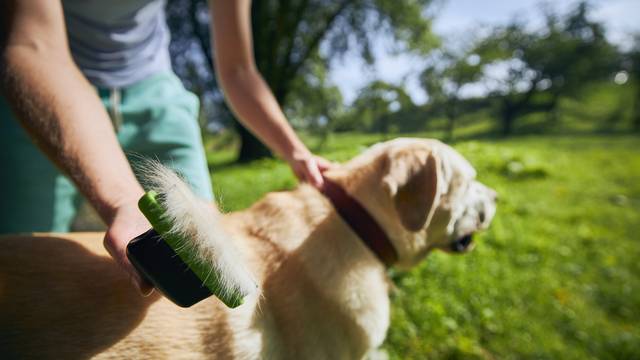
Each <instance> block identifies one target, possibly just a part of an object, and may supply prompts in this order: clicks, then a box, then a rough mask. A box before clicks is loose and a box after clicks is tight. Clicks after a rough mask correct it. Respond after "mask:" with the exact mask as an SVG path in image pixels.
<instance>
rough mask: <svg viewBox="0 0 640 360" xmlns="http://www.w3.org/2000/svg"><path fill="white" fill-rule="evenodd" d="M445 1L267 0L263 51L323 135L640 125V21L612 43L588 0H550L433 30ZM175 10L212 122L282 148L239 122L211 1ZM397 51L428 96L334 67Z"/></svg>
mask: <svg viewBox="0 0 640 360" xmlns="http://www.w3.org/2000/svg"><path fill="white" fill-rule="evenodd" d="M438 4H442V2H438V1H435V0H421V1H411V0H402V1H390V0H342V1H338V0H325V1H320V0H290V1H285V0H269V1H254V3H253V7H252V19H253V30H254V39H255V41H254V46H255V49H254V50H255V56H256V62H257V64H258V67H259V69H260V71H261V73H262V74H263V75H264V77H265V79H266V81H267V82H268V83H269V86H270V87H271V88H272V89H273V91H274V94H275V96H276V98H277V100H278V102H279V103H280V104H281V106H282V107H283V109H284V111H285V114H286V115H287V117H288V119H289V120H290V122H291V123H292V125H293V126H294V127H295V128H296V129H298V130H301V131H303V132H306V133H308V134H311V135H313V136H317V137H319V140H320V141H319V143H318V144H319V145H322V144H324V143H325V142H326V141H327V139H328V138H329V136H330V134H331V133H333V132H345V131H356V132H375V133H380V134H381V135H382V137H383V138H387V137H389V136H390V134H394V133H402V132H404V133H406V132H415V131H433V135H431V136H436V137H442V138H443V139H445V140H448V141H451V140H453V139H454V135H456V134H460V136H464V137H469V136H479V135H482V134H481V133H478V131H480V130H478V129H482V131H484V134H485V135H488V134H495V135H502V136H509V135H513V134H520V133H527V132H532V131H536V132H548V131H561V129H563V128H566V129H569V128H573V129H578V128H580V129H587V128H590V129H592V130H593V131H621V130H622V129H631V128H634V129H636V131H640V100H639V99H640V85H639V84H640V69H639V67H640V65H638V64H639V57H640V55H638V54H639V52H640V50H639V49H640V45H639V44H640V40H639V39H640V35H637V36H636V38H635V42H630V44H629V46H620V44H618V45H616V44H614V43H612V42H611V41H610V39H608V38H607V33H606V27H605V25H604V22H603V21H602V19H597V18H595V17H594V16H592V13H593V7H592V6H591V5H590V3H589V2H586V1H580V2H574V3H573V4H572V5H571V6H568V7H564V8H563V10H559V7H557V6H554V5H553V4H550V3H547V5H543V6H541V9H542V10H541V12H540V14H541V15H540V16H538V17H537V18H538V19H539V21H537V22H533V23H532V22H530V21H528V20H530V18H531V17H532V15H531V14H528V15H527V16H521V17H518V18H515V20H512V21H510V22H508V23H506V25H501V24H497V25H495V24H494V25H491V26H481V27H479V28H478V29H477V31H473V32H468V33H465V34H454V35H450V36H447V37H442V38H440V37H439V36H436V35H435V34H434V32H433V31H432V22H433V21H434V16H436V15H434V14H435V12H434V11H433V9H434V8H435V7H437V6H438ZM167 10H168V18H169V25H170V28H171V31H172V36H173V39H172V43H171V51H172V56H173V64H174V68H175V70H176V72H177V73H178V75H179V76H180V77H181V78H182V80H183V81H184V82H185V84H186V86H187V87H188V88H190V89H191V90H193V91H194V92H196V93H197V94H198V95H199V96H200V98H201V101H202V105H203V106H202V114H201V121H202V125H203V127H204V128H205V129H206V130H207V132H209V133H211V132H213V133H216V132H220V131H227V130H230V129H232V130H233V132H235V133H236V135H234V136H233V137H232V138H233V139H235V140H234V142H235V143H239V147H238V156H237V159H238V160H239V161H250V160H253V159H256V158H260V157H264V156H270V155H271V154H270V153H269V151H268V150H267V149H266V148H265V147H264V146H263V145H262V144H261V143H260V142H259V141H258V140H257V139H256V138H255V137H253V135H252V134H251V133H249V132H248V131H246V130H245V129H244V128H243V127H242V126H239V125H238V123H237V122H236V121H235V119H234V117H233V114H232V113H231V111H229V109H228V108H227V107H226V105H225V103H224V100H223V96H222V93H221V92H220V89H219V88H218V86H217V84H216V79H215V76H214V74H213V72H212V70H211V64H212V54H211V45H210V39H209V26H208V24H209V16H208V7H207V3H206V1H204V0H173V1H169V3H168V5H167ZM381 42H385V46H386V47H385V46H382V45H381V44H380V43H381ZM381 48H383V50H382V52H381V50H380V49H381ZM394 54H403V55H406V54H412V55H411V56H413V57H412V59H413V60H412V61H414V63H415V64H413V65H414V66H413V65H412V66H413V67H412V69H411V70H410V72H411V73H409V75H410V76H414V77H415V79H417V80H416V82H417V83H418V85H417V87H418V88H421V89H422V90H423V91H424V92H425V94H426V99H425V100H424V101H422V102H421V103H420V102H416V101H414V99H413V92H415V87H414V89H411V91H410V89H408V88H407V83H406V81H405V80H402V81H400V82H390V81H386V80H383V79H381V78H379V77H376V76H369V77H368V78H367V79H366V80H367V81H364V82H363V84H362V85H361V86H360V87H359V90H357V91H356V92H355V93H354V94H351V95H350V96H349V98H347V97H345V96H344V95H343V94H342V93H341V90H340V89H341V88H342V87H343V85H344V84H343V83H342V84H341V83H340V82H344V81H347V80H343V79H339V78H335V77H333V78H332V77H331V76H330V75H331V74H332V73H334V72H335V71H336V70H339V66H341V62H340V59H343V58H345V57H347V56H348V57H349V58H350V59H353V58H354V57H355V58H359V59H361V60H362V64H363V67H365V68H366V67H371V68H373V67H375V64H376V61H378V60H379V59H380V58H381V57H384V56H393V55H394ZM409 75H407V76H409ZM363 76H364V75H363ZM339 85H340V86H339ZM585 105H589V106H585ZM531 119H535V121H533V120H531ZM627 124H629V125H627ZM470 128H473V129H476V130H473V131H470V130H469V129H470ZM474 134H475V135H474Z"/></svg>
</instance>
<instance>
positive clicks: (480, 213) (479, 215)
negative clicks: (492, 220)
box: [478, 210, 486, 224]
mask: <svg viewBox="0 0 640 360" xmlns="http://www.w3.org/2000/svg"><path fill="white" fill-rule="evenodd" d="M478 217H479V218H480V223H481V224H482V223H484V220H485V219H486V215H485V213H484V210H482V211H480V212H479V213H478Z"/></svg>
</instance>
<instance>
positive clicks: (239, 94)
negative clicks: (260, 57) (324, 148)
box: [211, 0, 329, 187]
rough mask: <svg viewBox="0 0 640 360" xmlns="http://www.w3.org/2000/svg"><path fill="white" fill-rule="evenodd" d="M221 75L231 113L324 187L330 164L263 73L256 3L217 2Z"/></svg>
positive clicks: (214, 31) (307, 178) (218, 69)
mask: <svg viewBox="0 0 640 360" xmlns="http://www.w3.org/2000/svg"><path fill="white" fill-rule="evenodd" d="M211 3H212V5H211V16H212V29H211V32H212V34H213V47H214V48H215V67H216V69H215V70H216V75H217V76H218V79H219V80H220V84H221V85H222V89H223V90H224V93H225V96H226V98H227V100H228V101H229V103H230V105H231V108H232V109H233V111H234V112H235V113H236V115H237V116H238V118H239V120H240V121H242V123H243V124H244V125H246V126H247V127H248V128H249V129H250V130H251V131H252V132H253V133H255V134H256V135H257V136H258V137H259V138H260V140H262V141H263V142H264V143H265V144H267V146H269V148H271V149H272V150H273V151H275V152H276V153H277V154H278V155H280V156H282V157H283V158H284V159H285V160H286V161H287V162H288V163H289V164H290V165H291V167H292V169H293V171H294V172H295V173H296V175H297V176H298V178H300V179H301V180H305V181H308V182H310V183H311V184H313V185H315V186H317V187H319V186H320V185H322V176H321V174H320V171H321V170H323V169H324V168H326V167H328V166H329V164H328V162H326V160H323V159H321V158H318V157H315V156H313V155H312V154H311V153H310V152H309V150H308V149H307V148H306V146H305V145H304V144H303V143H302V142H301V141H300V139H299V138H298V136H297V135H296V134H295V132H294V131H293V129H292V128H291V126H290V125H289V123H288V122H287V119H286V117H285V115H284V114H283V112H282V110H281V109H280V106H279V105H278V102H277V101H276V99H275V97H274V96H273V93H272V92H271V90H270V89H269V86H268V85H267V84H266V82H265V81H264V79H263V78H262V76H261V75H260V73H259V72H258V70H257V68H256V65H255V60H254V55H253V39H252V35H251V1H250V0H236V1H225V0H213V1H212V2H211Z"/></svg>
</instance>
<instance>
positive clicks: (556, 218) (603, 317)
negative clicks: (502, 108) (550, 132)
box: [210, 120, 640, 359]
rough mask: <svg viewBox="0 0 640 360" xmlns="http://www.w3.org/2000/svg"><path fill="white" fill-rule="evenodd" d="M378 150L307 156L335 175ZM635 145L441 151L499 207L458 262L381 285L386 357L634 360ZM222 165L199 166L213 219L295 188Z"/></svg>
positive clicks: (639, 345) (443, 261)
mask: <svg viewBox="0 0 640 360" xmlns="http://www.w3.org/2000/svg"><path fill="white" fill-rule="evenodd" d="M487 121H488V120H487ZM474 123H475V122H474ZM461 131H462V132H465V131H467V130H466V129H461ZM406 135H407V136H425V135H426V134H406ZM380 140H381V137H380V136H376V135H363V134H336V135H334V136H332V137H331V138H330V139H329V141H328V143H327V144H326V146H325V150H324V151H323V152H322V153H321V154H322V155H324V156H326V157H328V158H329V159H332V160H338V161H344V160H347V159H349V158H350V157H352V156H354V155H356V154H357V153H359V152H360V151H361V150H362V149H364V148H365V147H366V146H369V145H371V144H373V143H375V142H378V141H380ZM639 140H640V139H638V137H634V136H580V137H569V136H553V137H549V136H547V137H545V136H540V137H538V136H535V137H533V136H532V137H520V138H516V139H510V140H500V141H495V140H482V141H480V140H474V141H464V142H459V143H457V144H455V147H456V148H457V149H458V150H459V151H461V152H462V153H463V154H464V155H465V156H466V157H467V158H468V159H469V160H470V161H471V163H472V164H473V165H474V166H475V167H476V169H477V170H478V174H479V178H480V180H481V181H483V182H484V183H486V184H488V185H489V186H492V187H494V188H495V189H496V190H497V191H498V193H499V194H500V201H499V205H498V213H497V216H496V218H495V220H494V223H493V224H492V226H491V228H490V229H489V230H488V231H487V232H486V233H484V234H480V235H479V236H478V237H477V238H476V243H477V247H476V249H475V250H474V251H472V252H471V253H469V254H467V255H462V256H455V255H447V254H443V253H434V254H432V255H430V256H429V257H428V258H427V259H426V260H425V261H424V262H423V263H422V264H421V265H420V266H418V267H417V268H415V269H413V270H412V271H410V272H406V273H403V272H395V271H394V272H393V273H392V277H393V279H394V282H395V284H396V285H397V290H396V291H394V293H393V295H392V304H393V309H392V325H391V329H390V331H389V333H388V336H387V341H386V343H385V345H384V350H385V351H386V352H387V353H388V354H389V357H390V358H391V359H441V358H461V359H496V358H498V359H503V358H504V359H534V358H535V359H593V358H598V359H634V358H639V357H640V326H639V325H640V278H639V277H638V274H639V273H640V263H639V262H638V261H637V260H638V258H640V246H638V240H640V239H638V233H640V222H638V214H639V213H640V149H639V148H638V146H637V144H638V143H639ZM230 157H231V151H228V152H225V151H219V152H217V153H215V154H213V153H212V154H210V164H211V165H212V169H213V183H214V187H215V190H216V193H217V194H218V196H219V197H220V198H221V201H222V204H223V206H224V208H225V209H227V210H236V209H241V208H245V207H247V206H249V205H250V204H252V203H253V202H254V201H256V200H257V199H259V198H260V197H261V196H262V195H263V194H264V193H265V192H268V191H272V190H279V189H287V188H291V187H293V186H294V184H295V181H294V178H293V176H292V175H291V172H290V170H289V169H288V168H287V167H286V165H285V164H283V163H281V162H279V161H277V160H263V161H259V162H253V163H250V164H248V165H244V166H240V165H229V163H228V160H229V159H230Z"/></svg>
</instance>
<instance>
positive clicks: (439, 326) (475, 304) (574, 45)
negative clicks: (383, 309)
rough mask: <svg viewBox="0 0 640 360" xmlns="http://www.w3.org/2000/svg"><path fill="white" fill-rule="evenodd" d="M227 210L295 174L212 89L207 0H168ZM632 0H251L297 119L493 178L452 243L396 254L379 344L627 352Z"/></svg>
mask: <svg viewBox="0 0 640 360" xmlns="http://www.w3.org/2000/svg"><path fill="white" fill-rule="evenodd" d="M167 11H168V22H169V25H170V28H171V32H172V43H171V52H172V60H173V66H174V69H175V71H176V72H177V73H178V75H179V76H180V77H181V79H182V80H183V83H184V84H185V86H186V87H187V88H189V89H190V90H192V91H193V92H195V93H196V94H197V95H198V96H199V97H200V100H201V104H202V108H201V113H200V123H201V125H202V129H203V136H204V138H205V146H206V148H207V156H208V161H209V166H210V169H211V173H212V181H213V185H214V189H215V191H216V194H217V197H218V199H219V201H220V204H221V206H222V207H223V208H224V210H227V211H232V210H237V209H242V208H245V207H247V206H249V205H250V204H251V203H253V202H254V201H256V200H257V199H259V198H260V197H261V196H262V195H263V194H264V193H266V192H268V191H274V190H282V189H289V188H292V187H294V186H295V184H296V181H295V180H294V177H293V175H292V174H291V172H290V170H289V169H288V168H287V166H286V165H285V164H284V163H283V162H282V161H280V160H278V159H274V158H273V157H272V156H270V153H269V152H268V150H267V149H266V148H264V147H263V146H262V145H261V144H260V143H259V142H258V141H257V140H256V139H255V138H254V137H253V136H252V135H251V134H250V133H249V132H247V131H246V130H245V129H244V128H242V127H241V126H239V125H238V123H237V122H236V121H235V119H234V116H233V114H232V113H231V112H230V111H229V109H228V108H227V107H226V106H225V104H224V102H223V98H222V94H221V92H220V89H219V88H218V86H217V84H216V79H215V75H214V74H213V73H212V71H211V62H212V55H211V46H210V39H209V32H208V22H209V17H208V10H207V3H206V1H205V0H173V1H169V2H168V4H167ZM638 14H640V2H638V1H635V0H611V1H591V2H578V1H554V2H546V3H545V2H534V1H518V2H508V1H471V0H467V1H463V0H449V1H438V0H352V1H349V0H333V1H331V0H327V1H320V0H278V1H276V0H268V1H266V0H265V1H254V2H253V5H252V21H253V34H254V51H255V56H256V61H257V64H258V67H259V69H260V71H261V73H262V74H263V75H264V77H265V79H266V81H267V82H268V83H269V85H270V87H271V88H272V89H273V91H274V94H275V96H276V98H277V100H278V101H279V103H280V104H281V106H282V107H283V109H284V111H285V113H286V115H287V117H288V119H289V120H290V122H291V123H292V125H293V126H294V127H295V128H296V129H297V130H298V132H299V133H300V134H301V135H302V137H303V139H304V140H305V142H306V143H307V145H308V146H309V147H310V148H311V149H312V150H313V151H314V152H316V153H318V154H320V155H322V156H324V157H326V158H328V159H330V160H334V161H345V160H348V159H349V158H351V157H352V156H354V155H356V154H358V153H359V152H360V151H362V149H364V148H366V147H367V146H369V145H371V144H374V143H376V142H380V141H384V140H387V139H391V138H395V137H399V136H412V137H430V138H438V139H441V140H443V141H445V142H447V143H449V144H451V145H453V146H454V147H455V148H456V149H457V150H459V151H460V152H461V153H462V154H463V155H465V156H466V157H467V158H468V159H469V160H470V161H471V163H472V164H473V165H474V166H475V167H476V169H477V170H478V174H479V178H480V180H481V181H482V182H484V183H486V184H488V185H489V186H491V187H493V188H495V189H496V190H497V191H498V192H499V193H500V203H499V206H498V213H497V216H496V219H495V220H494V223H493V225H492V226H491V228H490V230H489V231H487V232H485V233H484V234H482V235H480V236H479V238H478V239H477V240H478V241H477V243H478V246H477V247H476V249H475V250H474V251H473V252H471V253H470V254H468V255H465V256H450V255H446V254H442V253H436V254H433V255H431V256H429V257H428V258H427V259H426V260H425V261H424V262H423V264H422V265H421V266H419V267H418V268H416V269H414V270H412V271H410V272H396V271H393V270H392V271H391V273H390V275H391V277H392V279H393V280H394V283H395V285H396V289H394V291H393V293H392V295H391V296H392V303H393V309H392V324H391V328H390V330H389V333H388V336H387V340H386V342H385V344H384V346H383V349H382V354H383V355H385V356H388V357H389V358H391V359H425V358H428V359H441V358H447V359H458V358H462V359H467V358H469V359H475V358H477V359H497V358H507V359H508V358H513V359H526V358H536V359H592V358H593V359H595V358H597V359H638V358H640V327H639V325H640V324H639V322H640V321H639V320H640V278H639V276H638V275H639V274H640V265H639V262H638V259H640V244H639V241H640V238H639V235H638V234H640V221H639V219H640V216H639V215H640V211H639V209H640V141H639V140H640V136H638V134H640V23H638V21H637V18H638Z"/></svg>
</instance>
